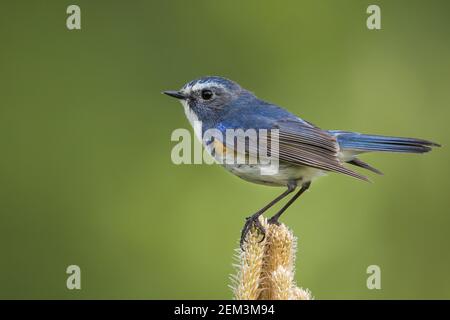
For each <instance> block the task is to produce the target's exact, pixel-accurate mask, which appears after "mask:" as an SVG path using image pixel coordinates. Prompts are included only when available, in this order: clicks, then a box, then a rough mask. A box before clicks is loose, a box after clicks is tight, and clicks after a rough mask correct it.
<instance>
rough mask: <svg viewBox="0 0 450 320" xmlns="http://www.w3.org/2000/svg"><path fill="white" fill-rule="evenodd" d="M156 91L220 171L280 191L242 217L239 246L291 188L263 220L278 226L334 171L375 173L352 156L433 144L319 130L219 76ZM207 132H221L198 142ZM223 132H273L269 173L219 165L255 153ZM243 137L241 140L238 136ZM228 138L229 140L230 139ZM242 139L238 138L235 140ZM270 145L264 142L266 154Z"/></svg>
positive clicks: (426, 149)
mask: <svg viewBox="0 0 450 320" xmlns="http://www.w3.org/2000/svg"><path fill="white" fill-rule="evenodd" d="M162 93H164V94H166V95H168V96H170V97H173V98H176V99H178V100H179V101H180V102H181V104H182V106H183V108H184V112H185V115H186V117H187V119H188V120H189V122H190V124H191V125H192V126H193V127H195V124H196V123H200V124H201V130H196V131H199V134H198V135H197V136H198V138H199V139H201V140H202V143H203V146H204V147H205V149H206V150H208V152H209V153H210V154H211V156H212V157H213V158H214V159H216V160H217V161H218V162H219V163H221V165H222V166H223V167H225V169H227V170H228V171H229V172H231V173H233V174H234V175H236V176H238V177H240V178H242V179H244V180H246V181H249V182H253V183H256V184H262V185H268V186H278V187H284V188H286V189H285V191H284V192H282V193H281V194H280V195H279V196H277V197H276V198H275V199H273V200H272V201H270V202H269V203H268V204H267V205H265V206H264V207H263V208H261V209H259V210H258V211H256V212H255V213H254V214H252V215H251V216H249V217H247V218H246V221H245V224H244V227H243V228H242V231H241V237H240V247H241V248H243V245H244V243H245V242H246V236H247V234H248V232H249V231H250V230H251V228H252V227H255V228H256V229H257V230H258V231H259V232H260V234H261V235H262V238H261V241H262V240H263V239H264V237H265V229H264V227H263V226H262V224H261V222H260V220H259V217H260V216H261V215H262V214H263V213H264V212H266V211H267V210H269V209H270V208H271V207H272V206H274V205H275V204H276V203H278V202H279V201H281V200H282V199H284V198H286V197H287V196H288V195H290V194H292V193H293V192H294V191H296V190H297V192H296V193H294V195H293V196H292V197H291V198H290V199H289V200H288V201H287V202H286V204H285V205H284V206H283V207H282V208H281V209H280V210H279V211H278V212H277V213H275V214H274V215H273V216H272V217H271V218H269V219H268V220H267V221H268V223H269V224H279V218H280V216H281V215H282V214H283V213H284V212H285V211H286V210H287V209H288V207H290V206H291V205H292V204H293V203H294V202H295V201H296V200H297V199H298V198H299V197H300V196H301V195H302V194H303V193H304V192H305V191H307V190H308V189H309V188H310V186H311V183H312V182H313V181H314V180H315V179H316V178H318V177H320V176H323V175H326V174H327V173H329V172H334V173H340V174H344V175H346V176H350V177H353V178H356V179H359V180H363V181H369V179H368V178H367V177H366V176H365V175H362V174H360V173H358V172H356V171H354V170H351V169H349V168H347V167H346V166H345V165H346V164H349V165H353V166H356V167H360V168H363V169H365V170H368V171H371V172H373V173H376V174H382V173H381V171H379V170H378V169H376V168H374V167H373V166H371V165H369V164H368V163H366V162H364V161H362V160H361V159H360V158H359V157H358V156H359V155H360V154H362V153H366V152H398V153H426V152H429V151H431V150H432V148H433V147H439V146H440V145H439V144H438V143H435V142H432V141H428V140H424V139H416V138H404V137H395V136H382V135H374V134H361V133H357V132H352V131H344V130H323V129H321V128H319V127H317V126H316V125H314V124H313V123H311V122H309V121H306V120H304V119H302V118H300V117H298V116H296V115H295V114H293V113H291V112H289V111H287V110H286V109H284V108H282V107H280V106H278V105H276V104H272V103H269V102H266V101H264V100H262V99H259V98H258V97H257V96H256V95H255V94H254V93H252V92H251V91H249V90H246V89H245V88H243V87H241V86H240V85H239V84H238V83H236V82H234V81H232V80H229V79H227V78H224V77H220V76H205V77H201V78H198V79H195V80H192V81H190V82H188V83H186V84H185V85H184V86H183V87H182V88H181V89H180V90H175V91H173V90H170V91H163V92H162ZM208 130H216V132H219V133H222V136H221V135H217V134H216V135H214V136H212V137H211V139H202V135H204V134H205V133H206V132H207V131H208ZM227 130H241V131H247V130H255V131H257V132H262V131H261V130H266V131H268V130H271V131H270V132H272V130H276V132H277V140H276V142H277V147H278V148H277V149H278V150H275V144H273V146H274V147H273V148H272V149H274V152H273V153H274V155H276V156H277V160H278V168H277V171H276V172H275V173H273V174H263V173H262V171H261V168H262V166H263V164H261V163H249V162H244V163H243V162H242V161H241V162H239V163H237V162H236V161H234V162H231V163H228V162H226V161H223V159H224V157H225V156H227V155H229V154H230V153H231V154H233V155H239V156H240V158H241V159H242V157H244V158H245V159H248V158H249V156H250V155H251V154H252V153H253V154H254V153H255V150H253V151H252V150H251V149H250V146H249V145H250V144H249V143H248V141H247V140H245V141H246V142H245V148H244V149H240V150H237V148H236V143H234V142H235V141H234V139H229V140H227V139H226V137H227V136H226V132H225V131H227ZM244 139H245V137H244ZM231 140H233V141H231ZM241 141H242V140H241ZM271 146H272V144H270V143H266V148H267V149H268V150H269V153H267V154H270V150H271Z"/></svg>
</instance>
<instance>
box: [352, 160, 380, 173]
mask: <svg viewBox="0 0 450 320" xmlns="http://www.w3.org/2000/svg"><path fill="white" fill-rule="evenodd" d="M347 163H350V164H352V165H354V166H357V167H361V168H364V169H367V170H369V171H372V172H374V173H376V174H379V175H383V172H381V171H380V170H378V169H377V168H374V167H372V166H371V165H370V164H368V163H366V162H364V161H362V160H360V159H358V158H353V159H352V160H350V161H347Z"/></svg>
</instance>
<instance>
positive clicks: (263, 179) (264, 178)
mask: <svg viewBox="0 0 450 320" xmlns="http://www.w3.org/2000/svg"><path fill="white" fill-rule="evenodd" d="M223 167H224V168H225V169H227V170H228V171H230V172H231V173H233V174H234V175H236V176H238V177H240V178H242V179H244V180H246V181H250V182H253V183H258V184H264V185H270V186H287V184H288V183H289V182H293V181H295V182H297V184H298V185H301V184H303V183H305V182H308V181H312V180H313V179H315V178H317V177H320V176H323V175H325V174H326V173H325V172H324V171H322V170H319V169H315V168H311V167H306V166H294V165H291V164H283V163H280V164H279V168H278V172H277V173H275V174H272V175H262V174H261V168H260V166H259V165H257V164H255V165H251V164H240V165H239V164H233V165H227V164H224V165H223Z"/></svg>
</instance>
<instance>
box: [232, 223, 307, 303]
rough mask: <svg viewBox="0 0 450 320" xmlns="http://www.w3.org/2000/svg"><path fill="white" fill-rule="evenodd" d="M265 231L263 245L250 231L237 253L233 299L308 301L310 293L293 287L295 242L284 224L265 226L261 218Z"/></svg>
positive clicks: (255, 232)
mask: <svg viewBox="0 0 450 320" xmlns="http://www.w3.org/2000/svg"><path fill="white" fill-rule="evenodd" d="M260 222H261V224H262V226H263V227H264V228H265V229H266V237H265V239H264V240H263V241H262V242H259V241H260V240H261V235H260V234H259V232H258V230H256V229H255V228H253V229H252V230H251V231H250V232H249V234H248V236H247V242H246V243H245V244H244V251H242V250H241V249H240V248H239V249H237V257H236V258H237V260H238V264H237V265H235V267H236V269H237V273H236V275H233V276H232V289H233V293H234V298H235V299H238V300H311V299H312V296H311V293H310V291H309V290H304V289H301V288H298V287H297V285H296V284H295V280H294V275H295V254H296V251H297V238H296V237H295V236H294V235H293V233H292V231H291V230H289V229H288V228H287V227H286V226H285V225H284V224H280V225H275V224H268V223H267V220H266V219H265V218H263V217H260Z"/></svg>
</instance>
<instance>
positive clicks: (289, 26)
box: [0, 0, 450, 299]
mask: <svg viewBox="0 0 450 320" xmlns="http://www.w3.org/2000/svg"><path fill="white" fill-rule="evenodd" d="M74 3H76V4H78V5H79V6H80V7H81V19H82V29H81V30H79V31H76V30H75V31H69V30H67V28H66V17H67V14H66V8H67V6H68V5H70V4H74ZM369 4H378V5H380V7H381V15H382V30H380V31H369V30H368V29H367V28H366V18H367V16H368V15H367V14H366V8H367V6H368V5H369ZM0 11H1V12H2V18H1V20H0V24H1V28H0V39H1V50H0V57H1V59H0V63H1V69H0V71H1V72H0V88H1V91H0V92H1V94H0V139H1V157H0V179H1V184H0V208H1V213H0V297H1V298H14V299H15V298H62V299H75V298H77V299H79V298H127V299H128V298H138V299H163V298H192V299H197V298H205V299H210V298H214V299H228V298H231V296H232V294H231V291H230V289H229V288H228V287H227V285H228V284H229V279H228V277H229V274H230V273H232V272H233V268H232V266H231V263H232V255H233V253H234V251H233V250H234V248H236V247H237V241H238V238H239V233H240V229H241V227H242V225H243V223H244V217H246V216H248V215H249V214H250V213H253V212H254V211H255V210H257V209H259V208H260V207H262V206H263V205H265V204H266V203H267V202H268V201H269V200H271V199H272V198H274V197H275V196H276V195H278V194H279V193H280V192H281V191H282V190H281V189H279V188H271V187H264V186H259V185H253V184H250V183H247V182H245V181H242V180H240V179H238V178H236V177H234V176H232V175H230V174H229V173H227V172H226V171H225V170H223V169H222V168H220V167H219V166H217V165H213V166H208V165H181V166H176V165H174V164H172V162H171V160H170V152H171V149H172V147H173V146H174V145H175V143H174V142H171V141H170V135H171V133H172V131H173V130H174V129H176V128H182V127H185V128H188V127H189V124H188V122H187V120H186V119H185V116H184V113H183V110H182V108H181V106H180V105H179V104H178V103H177V102H175V101H173V100H172V99H169V98H168V97H166V96H163V95H161V93H160V92H161V91H162V90H167V89H178V88H179V87H181V86H182V85H183V84H184V83H185V82H187V81H189V80H191V79H194V78H197V77H200V76H203V75H221V76H225V77H228V78H231V79H233V80H235V81H237V82H239V83H240V84H241V85H242V86H244V87H246V88H248V89H249V90H251V91H254V92H255V93H256V94H257V95H258V96H259V97H261V98H263V99H265V100H268V101H271V102H275V103H277V104H280V105H282V106H284V107H286V108H287V109H289V110H290V111H292V112H294V113H296V114H298V115H299V116H301V117H304V118H305V119H308V120H309V121H311V122H313V123H315V124H317V125H319V126H321V127H323V128H327V129H347V130H354V131H359V132H367V133H375V134H392V135H399V136H413V137H421V138H426V139H431V140H434V141H437V142H439V143H441V144H443V145H444V148H440V149H437V150H435V151H434V152H432V153H430V154H426V155H400V154H370V155H366V156H365V157H363V159H366V160H368V162H370V163H371V164H373V165H374V166H375V167H377V168H379V169H380V170H382V171H383V172H384V173H385V176H384V177H378V176H373V175H371V178H372V179H373V181H374V183H373V184H368V183H363V182H359V181H356V180H354V179H351V178H348V177H345V176H338V175H335V174H331V175H330V176H329V177H328V178H322V179H319V180H318V181H317V182H316V183H314V184H313V186H312V188H311V192H308V193H307V194H306V195H305V196H304V197H302V199H301V200H300V201H298V202H297V203H295V205H293V207H291V209H290V210H289V211H288V213H287V214H286V215H285V216H284V217H283V221H284V222H286V223H287V224H288V225H289V226H290V227H291V228H292V229H293V230H294V232H295V234H296V235H297V236H299V252H298V257H297V281H298V282H299V284H300V285H301V286H303V287H307V288H309V289H311V291H312V292H313V295H314V296H315V297H316V298H318V299H338V298H343V299H347V298H356V299H379V298H387V299H393V298H405V299H409V298H427V299H428V298H447V299H448V298H450V275H449V272H450V250H449V244H450V215H449V205H450V197H449V194H448V193H449V190H450V179H449V173H450V168H449V161H450V149H449V148H448V146H450V135H449V133H450V129H449V124H448V121H449V116H450V105H449V102H450V88H449V87H450V59H449V57H450V42H449V39H450V20H449V19H448V15H449V13H450V4H449V2H448V1H339V2H338V1H332V0H330V1H313V0H311V1H282V2H276V1H257V0H252V1H206V0H205V1H199V0H196V1H181V0H180V1H162V0H161V1H87V0H77V1H76V2H73V1H56V0H55V1H8V2H6V1H3V2H2V3H1V4H0ZM272 212H274V211H272ZM70 264H76V265H79V266H80V267H81V272H82V289H81V290H79V291H77V290H73V291H69V290H68V289H67V288H66V278H67V275H66V273H65V270H66V267H67V266H68V265H70ZM372 264H376V265H379V266H380V267H381V274H382V278H381V286H382V289H381V290H368V289H367V288H366V278H367V276H368V275H367V274H366V268H367V266H369V265H372Z"/></svg>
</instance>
